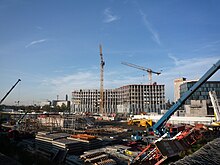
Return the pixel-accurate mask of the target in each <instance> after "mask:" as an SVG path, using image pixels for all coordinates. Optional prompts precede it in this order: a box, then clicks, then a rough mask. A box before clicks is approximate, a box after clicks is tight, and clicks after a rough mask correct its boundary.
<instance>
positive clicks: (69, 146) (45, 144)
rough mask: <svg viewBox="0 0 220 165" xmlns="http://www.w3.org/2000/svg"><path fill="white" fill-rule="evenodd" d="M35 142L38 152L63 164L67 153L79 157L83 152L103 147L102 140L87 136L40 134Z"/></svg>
mask: <svg viewBox="0 0 220 165" xmlns="http://www.w3.org/2000/svg"><path fill="white" fill-rule="evenodd" d="M35 140H36V151H37V152H38V153H40V154H41V155H42V156H44V157H46V158H48V159H50V160H53V161H55V162H62V161H63V160H64V159H65V157H66V155H67V153H68V154H76V155H78V154H81V153H82V152H83V151H86V150H91V149H96V148H100V147H102V140H100V139H98V138H97V137H95V136H91V135H87V134H77V135H70V134H66V133H48V132H39V133H38V134H37V135H36V138H35Z"/></svg>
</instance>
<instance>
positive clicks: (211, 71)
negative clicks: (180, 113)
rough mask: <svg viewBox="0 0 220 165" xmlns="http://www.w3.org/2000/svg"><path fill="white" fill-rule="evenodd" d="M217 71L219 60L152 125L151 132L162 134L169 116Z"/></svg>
mask: <svg viewBox="0 0 220 165" xmlns="http://www.w3.org/2000/svg"><path fill="white" fill-rule="evenodd" d="M218 69H220V60H219V61H218V62H217V63H216V64H214V65H213V66H212V67H211V68H210V69H209V70H208V71H207V72H206V73H205V74H204V75H203V76H202V77H201V78H200V79H199V81H197V82H196V83H195V84H194V85H193V86H192V87H191V88H190V89H189V90H188V91H187V92H185V93H184V94H183V96H182V97H180V99H179V100H177V102H176V103H175V104H174V105H173V106H172V107H171V108H170V109H169V110H168V111H167V112H166V113H165V114H164V115H163V116H162V117H161V118H160V120H158V122H157V123H156V124H154V125H153V127H152V128H153V130H154V131H155V132H156V133H158V134H163V133H164V132H163V130H162V129H163V126H164V125H165V123H166V121H168V120H169V118H170V117H171V115H173V114H174V112H176V111H177V110H178V108H179V107H180V106H181V105H182V104H183V103H184V102H185V101H186V100H187V99H188V98H189V97H190V96H191V95H192V94H193V93H194V92H195V91H196V90H197V89H198V88H199V87H200V86H201V85H202V84H204V83H205V82H206V81H207V80H208V79H209V78H210V77H211V76H212V75H213V74H214V73H215V72H216V71H217V70H218Z"/></svg>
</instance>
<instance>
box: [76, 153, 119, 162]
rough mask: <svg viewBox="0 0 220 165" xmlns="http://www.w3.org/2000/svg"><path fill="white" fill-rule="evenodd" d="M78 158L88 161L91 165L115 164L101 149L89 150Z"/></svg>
mask: <svg viewBox="0 0 220 165" xmlns="http://www.w3.org/2000/svg"><path fill="white" fill-rule="evenodd" d="M80 158H81V159H82V160H83V161H84V163H89V164H92V165H115V164H117V163H116V161H115V160H113V159H110V158H109V156H108V154H106V153H105V152H102V151H90V152H85V154H83V155H81V156H80Z"/></svg>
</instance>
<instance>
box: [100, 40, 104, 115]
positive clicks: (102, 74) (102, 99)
mask: <svg viewBox="0 0 220 165" xmlns="http://www.w3.org/2000/svg"><path fill="white" fill-rule="evenodd" d="M99 49H100V59H101V62H100V106H99V113H100V114H103V113H104V85H103V82H104V65H105V62H104V59H103V55H102V45H101V44H100V45H99Z"/></svg>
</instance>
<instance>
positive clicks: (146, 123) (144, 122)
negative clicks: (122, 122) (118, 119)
mask: <svg viewBox="0 0 220 165" xmlns="http://www.w3.org/2000/svg"><path fill="white" fill-rule="evenodd" d="M128 125H137V126H138V127H146V128H147V127H152V125H153V121H152V120H151V119H130V120H128Z"/></svg>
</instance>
